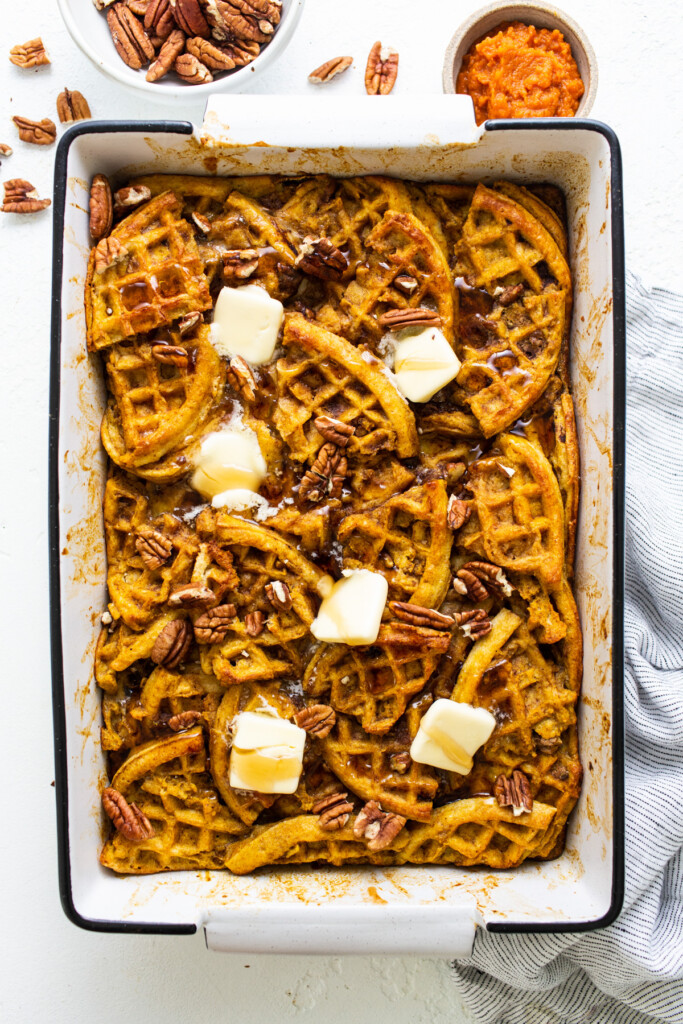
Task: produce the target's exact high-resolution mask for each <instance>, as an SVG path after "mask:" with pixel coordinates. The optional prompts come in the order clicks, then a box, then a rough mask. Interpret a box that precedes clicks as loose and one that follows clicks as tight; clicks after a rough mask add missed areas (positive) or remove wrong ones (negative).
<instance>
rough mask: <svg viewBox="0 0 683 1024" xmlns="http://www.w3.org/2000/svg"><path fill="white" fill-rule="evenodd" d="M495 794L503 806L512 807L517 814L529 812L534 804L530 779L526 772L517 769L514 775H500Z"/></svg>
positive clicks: (494, 789)
mask: <svg viewBox="0 0 683 1024" xmlns="http://www.w3.org/2000/svg"><path fill="white" fill-rule="evenodd" d="M493 794H494V796H495V798H496V800H497V801H498V804H499V805H500V806H501V807H511V808H512V810H513V812H514V813H515V814H521V813H522V812H523V811H526V812H527V813H528V812H529V811H530V810H531V809H532V807H533V806H534V801H533V797H532V796H531V787H530V786H529V780H528V779H527V777H526V775H525V774H524V772H520V771H519V770H517V769H515V770H514V771H513V773H512V776H511V777H510V778H508V777H507V776H505V775H499V776H498V778H497V779H496V782H495V785H494V787H493Z"/></svg>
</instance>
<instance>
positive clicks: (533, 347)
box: [517, 331, 548, 359]
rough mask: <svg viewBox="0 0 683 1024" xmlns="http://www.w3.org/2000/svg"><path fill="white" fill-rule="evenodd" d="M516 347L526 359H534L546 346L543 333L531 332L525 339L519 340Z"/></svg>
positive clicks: (546, 341) (546, 340) (546, 342)
mask: <svg viewBox="0 0 683 1024" xmlns="http://www.w3.org/2000/svg"><path fill="white" fill-rule="evenodd" d="M517 345H518V346H519V348H520V349H521V350H522V352H523V353H524V355H525V356H526V357H527V358H528V359H535V358H536V356H539V355H540V354H541V352H543V350H544V349H545V348H547V345H548V339H547V338H546V336H545V335H544V334H543V331H532V333H531V334H529V335H527V337H526V338H521V339H520V340H519V341H518V342H517Z"/></svg>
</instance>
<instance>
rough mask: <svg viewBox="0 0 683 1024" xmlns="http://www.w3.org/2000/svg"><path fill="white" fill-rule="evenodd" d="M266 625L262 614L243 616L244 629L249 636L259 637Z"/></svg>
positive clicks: (250, 613) (255, 613) (254, 613)
mask: <svg viewBox="0 0 683 1024" xmlns="http://www.w3.org/2000/svg"><path fill="white" fill-rule="evenodd" d="M265 624H266V617H265V615H264V614H263V612H261V611H259V612H249V614H248V615H245V616H244V627H245V629H246V631H247V633H248V634H249V636H260V635H261V633H262V632H263V630H264V628H265Z"/></svg>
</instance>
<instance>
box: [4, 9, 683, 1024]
mask: <svg viewBox="0 0 683 1024" xmlns="http://www.w3.org/2000/svg"><path fill="white" fill-rule="evenodd" d="M2 7H3V15H4V24H3V32H2V37H1V38H2V45H1V47H0V50H2V51H4V52H6V51H7V49H8V48H9V47H10V46H11V45H13V44H15V43H18V42H24V41H25V40H27V39H31V38H33V37H34V36H36V35H39V34H40V35H42V37H43V40H44V41H45V43H46V45H47V47H48V50H49V52H50V55H51V58H52V65H51V66H50V67H47V68H40V69H37V70H35V71H21V70H19V69H17V68H14V67H13V66H12V65H10V64H9V62H8V61H7V60H6V58H5V57H4V56H2V54H1V53H0V88H1V91H0V95H2V97H3V99H2V119H1V120H0V141H6V142H9V143H10V144H11V145H12V146H13V147H14V155H13V156H12V157H10V158H9V159H7V160H5V161H3V164H4V166H3V167H2V172H1V178H0V180H6V179H8V178H11V177H23V178H28V179H29V180H30V181H32V182H33V183H34V184H35V185H36V186H37V187H38V189H39V190H40V193H41V194H42V195H50V194H51V187H52V163H53V159H54V147H47V148H45V147H36V146H29V145H25V144H23V143H21V142H19V141H18V138H17V135H16V130H15V128H14V125H13V124H12V122H11V120H10V118H11V116H12V115H14V114H21V115H24V116H27V117H31V118H36V119H40V118H41V117H46V116H48V117H52V118H53V119H54V120H57V118H56V115H55V99H56V96H57V94H58V92H59V91H60V90H61V89H62V88H63V87H64V86H65V85H66V86H68V87H69V88H70V89H80V90H81V91H82V92H83V93H84V95H85V96H86V97H87V99H88V101H89V102H90V105H91V108H92V112H93V115H94V116H95V117H102V118H117V117H118V118H121V117H130V118H135V117H141V116H144V117H145V118H151V117H154V116H160V117H163V116H167V115H168V109H169V108H168V107H167V106H165V105H159V106H158V105H156V104H155V105H152V104H151V103H147V104H145V100H144V99H143V100H142V101H140V100H139V99H136V97H135V95H133V94H130V93H128V92H124V91H122V90H120V89H118V88H117V87H115V86H113V85H112V83H110V82H109V80H108V79H105V78H104V77H102V76H101V75H100V73H99V72H97V71H96V70H95V69H94V68H93V67H92V66H91V65H90V63H89V62H88V61H87V60H86V58H85V57H83V55H82V54H81V53H80V51H79V50H78V49H77V47H76V46H75V45H74V44H73V43H72V42H71V40H70V38H69V37H68V35H67V33H66V31H65V29H64V28H63V26H62V23H61V20H60V17H59V14H58V12H57V8H56V5H55V3H54V0H23V2H22V3H21V4H15V3H12V4H8V3H4V4H3V5H2ZM473 7H474V4H469V3H463V2H462V0H421V2H419V3H415V2H412V0H341V2H340V0H308V3H307V7H306V10H305V12H304V15H303V18H302V21H301V23H300V26H299V29H298V31H297V34H296V36H295V38H294V40H293V41H292V43H291V44H290V46H289V48H288V49H287V51H286V53H285V54H284V56H283V57H282V58H281V59H280V62H279V64H278V65H277V66H276V67H274V68H273V69H272V70H271V71H270V72H268V73H267V74H266V75H265V76H264V77H263V78H262V79H261V80H260V81H259V82H258V83H257V84H256V85H255V86H254V87H253V88H254V91H258V92H261V93H274V92H287V93H295V94H296V93H299V94H302V93H306V92H307V91H308V90H309V89H312V88H313V87H311V86H309V85H308V84H307V82H306V76H307V74H308V72H309V71H311V70H312V69H313V68H314V67H316V66H317V65H318V64H319V63H321V62H322V61H323V60H325V59H327V58H329V57H332V56H335V55H337V54H340V53H350V54H353V55H354V56H355V58H356V63H355V66H354V68H353V70H352V72H351V73H347V74H346V75H345V76H344V77H343V78H342V79H340V80H338V81H337V83H335V84H334V85H333V86H332V88H334V89H335V90H336V91H341V92H343V91H348V93H349V94H352V93H358V92H361V91H362V88H363V86H362V77H363V67H364V63H365V57H366V55H367V52H368V50H369V48H370V46H371V44H372V43H373V41H374V40H375V39H378V38H380V39H382V41H384V42H386V43H389V44H391V45H393V46H394V47H396V49H398V51H399V53H400V72H399V77H398V82H397V85H396V91H397V92H405V93H411V94H415V93H425V94H428V93H438V92H440V91H441V63H442V56H443V50H444V48H445V46H446V43H447V41H448V39H449V37H450V35H451V33H452V32H453V31H454V29H455V28H456V27H457V25H458V24H459V23H460V22H461V21H462V20H463V19H464V18H465V17H467V16H468V15H469V13H470V12H471V10H472V9H473ZM565 7H566V9H567V12H568V13H569V14H571V15H572V16H573V17H574V18H575V19H577V20H578V21H579V22H580V23H581V24H582V25H583V27H584V28H585V30H586V31H587V33H588V35H589V37H590V39H591V41H592V43H593V46H594V48H595V51H596V54H597V58H598V63H599V68H600V83H599V87H598V96H597V101H596V104H595V107H594V109H593V112H592V116H594V117H596V118H598V119H601V120H604V121H606V122H608V123H609V124H610V125H612V126H613V127H614V128H615V129H616V131H617V133H618V135H619V137H620V140H621V143H622V147H623V155H624V163H625V175H624V178H625V181H624V187H625V206H626V245H627V256H628V263H629V265H630V267H631V268H632V269H633V270H635V271H636V272H637V273H639V274H640V275H641V276H642V277H643V278H644V280H645V281H646V283H648V284H659V285H663V286H665V287H669V288H672V289H680V288H681V287H682V285H681V271H680V251H681V250H680V238H681V228H682V227H683V223H682V213H681V206H680V197H681V193H682V189H681V182H682V173H683V172H682V168H683V132H682V129H681V122H682V121H683V117H682V115H683V104H682V102H681V89H680V81H681V77H680V76H681V63H682V62H681V57H680V39H681V27H682V26H681V15H680V5H679V3H678V2H677V0H658V2H657V3H653V2H652V0H649V2H648V0H622V2H621V3H620V4H618V5H617V4H616V3H609V4H608V3H606V2H604V0H603V2H602V3H598V2H596V0H566V2H565ZM264 102H267V100H266V99H265V97H264ZM293 102H296V100H293ZM143 104H145V105H144V106H143ZM201 113H202V110H201V106H199V107H198V106H197V105H196V104H192V103H191V102H190V101H189V99H188V102H187V104H185V103H182V104H179V105H178V106H177V107H176V108H175V109H174V110H173V116H178V117H188V118H191V119H194V120H198V119H200V117H201ZM60 130H61V129H60ZM50 238H51V220H50V213H49V211H48V212H47V213H42V214H39V215H36V216H32V217H28V218H20V217H13V216H9V215H3V214H0V246H1V253H2V256H1V259H0V295H1V296H2V319H1V321H0V322H1V324H2V327H1V332H2V341H1V342H0V345H1V352H2V364H1V365H2V370H1V371H0V388H1V389H2V391H1V394H2V398H1V400H0V417H1V418H2V429H1V430H0V446H1V449H2V466H3V470H4V480H5V484H4V486H3V488H2V499H1V500H2V510H1V513H0V529H1V533H0V565H1V566H2V586H1V588H0V602H1V603H2V614H1V615H0V623H1V628H2V631H3V644H2V651H3V665H4V671H3V679H2V683H1V684H0V685H2V688H3V691H4V696H3V700H2V704H1V705H0V707H1V711H0V729H1V730H2V739H1V741H0V759H1V760H0V764H1V771H2V778H3V779H4V780H5V797H4V801H3V810H2V819H3V825H2V828H1V829H0V856H1V858H2V860H1V870H0V880H1V881H0V896H1V897H2V931H3V940H4V941H3V952H2V957H1V959H0V977H1V978H2V980H1V981H0V1017H2V1019H3V1020H5V1021H7V1022H8V1024H17V1022H31V1024H35V1022H38V1024H42V1022H43V1021H50V1022H51V1024H61V1022H65V1024H66V1022H69V1024H80V1022H86V1021H88V1022H90V1021H96V1022H98V1024H114V1022H117V1024H118V1022H120V1021H144V1022H145V1024H161V1022H164V1024H169V1022H170V1021H176V1020H181V1019H182V1020H187V1021H191V1022H193V1024H194V1022H197V1021H202V1020H210V1021H216V1022H217V1021H232V1022H237V1021H239V1022H240V1024H271V1022H279V1021H287V1020H296V1021H300V1022H301V1024H308V1022H311V1024H312V1022H314V1021H315V1022H317V1024H319V1022H321V1021H324V1022H329V1024H337V1022H339V1024H341V1022H342V1021H343V1022H353V1024H356V1022H370V1021H372V1022H377V1021H391V1022H392V1024H441V1022H446V1021H449V1022H453V1024H459V1022H466V1021H469V1020H470V1018H469V1016H468V1015H467V1013H466V1012H465V1010H464V1009H463V1008H462V1007H461V1006H460V1002H459V1000H458V998H457V996H456V994H455V992H454V989H453V986H452V984H451V982H450V979H449V973H448V968H447V965H446V963H445V962H442V961H437V960H431V959H419V958H411V959H399V958H367V957H365V958H353V957H349V958H341V959H340V958H329V957H325V958H312V957H274V956H264V957H250V958H244V957H241V956H222V955H219V954H211V953H208V952H207V951H206V950H205V948H204V943H203V939H202V937H201V935H198V936H196V937H193V938H170V937H164V936H161V937H147V936H120V935H99V934H90V933H86V932H83V931H79V930H78V929H77V928H75V927H74V926H73V925H71V924H70V923H69V922H68V921H67V920H66V918H65V917H64V915H63V913H62V911H61V908H60V905H59V897H58V891H57V868H56V838H55V813H54V789H52V788H51V786H50V783H51V781H52V779H53V777H54V774H53V751H52V714H51V700H50V660H49V642H48V591H47V586H48V570H47V429H48V411H47V410H48V352H49V345H50V337H49V317H50Z"/></svg>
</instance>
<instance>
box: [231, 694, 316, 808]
mask: <svg viewBox="0 0 683 1024" xmlns="http://www.w3.org/2000/svg"><path fill="white" fill-rule="evenodd" d="M305 743H306V732H305V730H304V729H300V728H299V726H298V725H294V723H293V722H288V721H287V720H286V719H284V718H280V717H279V716H278V715H277V714H274V713H273V709H271V708H266V709H263V710H259V711H243V712H242V713H241V714H239V715H237V716H236V718H235V719H234V724H233V740H232V749H231V751H230V768H229V782H230V785H231V786H232V787H233V789H248V790H253V791H254V792H256V793H294V792H295V791H296V788H297V786H298V785H299V779H300V778H301V771H302V767H303V756H304V746H305Z"/></svg>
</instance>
